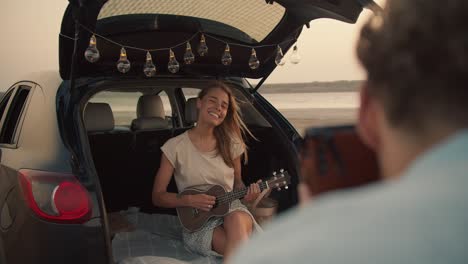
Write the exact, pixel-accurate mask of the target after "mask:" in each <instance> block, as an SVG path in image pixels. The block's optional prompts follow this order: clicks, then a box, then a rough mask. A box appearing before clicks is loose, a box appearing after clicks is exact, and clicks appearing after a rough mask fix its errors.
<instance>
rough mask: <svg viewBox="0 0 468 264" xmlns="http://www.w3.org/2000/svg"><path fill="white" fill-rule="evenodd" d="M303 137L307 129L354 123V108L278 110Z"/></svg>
mask: <svg viewBox="0 0 468 264" xmlns="http://www.w3.org/2000/svg"><path fill="white" fill-rule="evenodd" d="M278 110H279V111H280V112H281V113H282V114H283V115H284V117H285V118H286V119H288V120H289V122H290V123H291V124H292V125H293V126H294V127H295V128H296V130H297V132H299V133H300V134H301V135H304V132H305V129H306V128H308V127H322V126H333V125H348V124H354V123H355V122H356V109H355V108H307V109H286V110H284V109H278Z"/></svg>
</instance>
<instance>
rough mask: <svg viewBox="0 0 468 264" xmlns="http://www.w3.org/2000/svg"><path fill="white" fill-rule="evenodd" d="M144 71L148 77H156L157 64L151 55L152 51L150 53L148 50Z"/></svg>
mask: <svg viewBox="0 0 468 264" xmlns="http://www.w3.org/2000/svg"><path fill="white" fill-rule="evenodd" d="M143 72H144V73H145V75H146V77H154V76H155V75H156V66H154V63H153V58H152V57H151V53H149V51H147V52H146V62H145V67H144V68H143Z"/></svg>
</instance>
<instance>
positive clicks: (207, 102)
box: [197, 88, 229, 126]
mask: <svg viewBox="0 0 468 264" xmlns="http://www.w3.org/2000/svg"><path fill="white" fill-rule="evenodd" d="M197 107H198V111H199V113H198V123H206V124H210V125H213V126H218V125H220V124H221V123H222V122H223V121H224V118H225V117H226V114H227V110H228V107H229V95H228V94H227V93H226V92H225V91H223V90H222V89H221V88H214V89H211V90H210V91H208V93H207V94H206V95H205V96H204V97H203V98H201V99H199V100H198V101H197Z"/></svg>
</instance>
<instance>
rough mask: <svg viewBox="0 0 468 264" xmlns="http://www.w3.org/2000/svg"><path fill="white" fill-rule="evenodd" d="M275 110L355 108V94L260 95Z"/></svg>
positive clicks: (357, 102) (356, 96)
mask: <svg viewBox="0 0 468 264" xmlns="http://www.w3.org/2000/svg"><path fill="white" fill-rule="evenodd" d="M262 96H263V97H265V99H267V100H268V101H269V102H270V103H271V104H272V105H273V106H275V107H276V108H277V109H308V108H357V106H358V104H359V101H358V99H359V95H358V93H357V92H337V93H333V92H332V93H287V94H283V93H281V94H262Z"/></svg>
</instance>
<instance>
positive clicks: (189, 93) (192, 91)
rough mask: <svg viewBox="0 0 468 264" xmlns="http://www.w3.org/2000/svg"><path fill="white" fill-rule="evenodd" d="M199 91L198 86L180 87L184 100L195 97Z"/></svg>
mask: <svg viewBox="0 0 468 264" xmlns="http://www.w3.org/2000/svg"><path fill="white" fill-rule="evenodd" d="M199 92H200V89H198V88H182V93H183V94H184V97H185V100H188V99H190V98H195V97H197V96H198V93H199Z"/></svg>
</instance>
